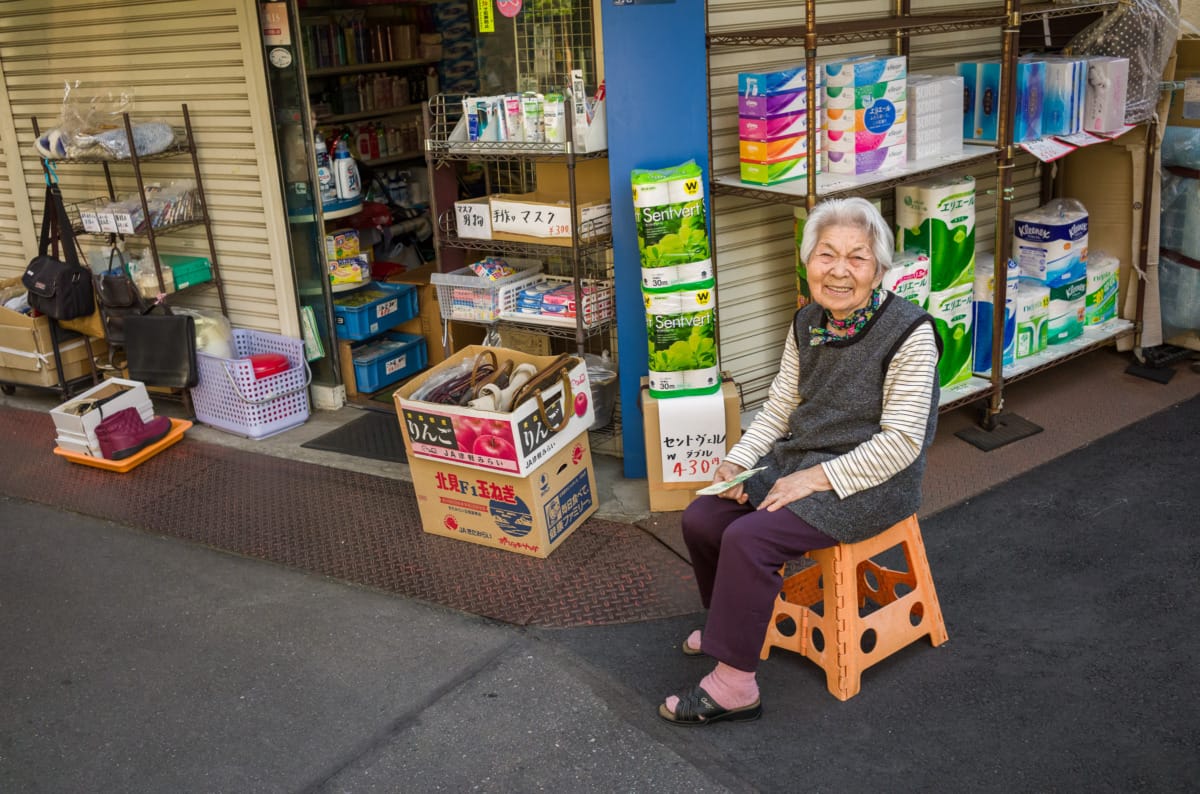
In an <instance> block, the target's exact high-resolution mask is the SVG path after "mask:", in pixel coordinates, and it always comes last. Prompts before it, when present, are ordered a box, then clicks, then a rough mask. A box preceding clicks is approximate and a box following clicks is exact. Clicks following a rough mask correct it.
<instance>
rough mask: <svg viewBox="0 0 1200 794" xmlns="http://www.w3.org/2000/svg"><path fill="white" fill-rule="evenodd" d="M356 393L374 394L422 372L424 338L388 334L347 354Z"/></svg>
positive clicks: (424, 356) (426, 357)
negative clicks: (351, 361)
mask: <svg viewBox="0 0 1200 794" xmlns="http://www.w3.org/2000/svg"><path fill="white" fill-rule="evenodd" d="M350 357H351V358H352V359H353V360H354V382H355V385H356V386H357V387H358V390H359V391H360V392H364V393H370V392H376V391H379V390H380V389H382V388H384V387H385V386H391V385H392V384H393V383H395V382H396V381H399V380H402V379H403V378H406V377H408V376H409V375H412V374H414V373H417V372H420V371H421V370H423V369H424V368H425V364H426V362H427V361H428V360H429V359H428V354H427V352H426V350H425V337H423V336H418V335H417V334H402V333H390V334H384V335H383V336H381V337H379V338H378V339H373V340H371V341H370V342H368V343H367V344H365V345H362V346H361V347H357V348H354V349H353V350H351V351H350Z"/></svg>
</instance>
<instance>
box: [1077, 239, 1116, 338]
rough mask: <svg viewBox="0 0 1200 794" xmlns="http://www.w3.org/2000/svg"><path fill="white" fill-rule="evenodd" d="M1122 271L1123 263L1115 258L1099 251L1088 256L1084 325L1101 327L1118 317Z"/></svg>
mask: <svg viewBox="0 0 1200 794" xmlns="http://www.w3.org/2000/svg"><path fill="white" fill-rule="evenodd" d="M1120 269H1121V262H1120V261H1119V260H1118V259H1117V258H1116V257H1115V256H1110V255H1109V254H1104V253H1100V252H1098V251H1093V252H1092V253H1091V255H1090V256H1088V261H1087V299H1086V300H1087V308H1086V309H1085V310H1084V316H1083V324H1084V325H1099V324H1100V323H1104V322H1108V321H1109V320H1111V319H1113V318H1114V317H1116V316H1117V293H1118V286H1119V285H1118V282H1117V278H1118V273H1119V272H1120Z"/></svg>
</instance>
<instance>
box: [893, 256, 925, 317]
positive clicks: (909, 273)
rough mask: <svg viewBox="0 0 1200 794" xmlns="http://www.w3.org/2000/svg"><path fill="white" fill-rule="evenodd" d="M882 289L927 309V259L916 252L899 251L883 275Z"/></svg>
mask: <svg viewBox="0 0 1200 794" xmlns="http://www.w3.org/2000/svg"><path fill="white" fill-rule="evenodd" d="M882 286H883V288H884V289H886V290H889V291H891V292H894V293H896V295H898V296H899V297H901V298H904V299H905V300H906V301H909V302H911V303H915V304H916V305H917V306H920V307H921V308H922V309H928V308H929V257H928V256H926V255H925V254H922V253H920V252H917V251H901V252H899V253H897V254H896V255H895V256H894V257H892V266H891V267H890V268H888V269H887V271H885V272H884V274H883V284H882Z"/></svg>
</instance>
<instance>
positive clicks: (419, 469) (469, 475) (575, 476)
mask: <svg viewBox="0 0 1200 794" xmlns="http://www.w3.org/2000/svg"><path fill="white" fill-rule="evenodd" d="M409 468H410V469H411V471H412V482H413V489H414V490H415V491H416V494H417V507H418V508H419V509H420V511H421V527H422V529H424V530H425V531H426V532H428V533H429V534H431V535H441V536H443V537H447V538H454V539H455V540H465V541H467V542H469V543H477V544H479V545H481V546H489V547H491V548H494V549H504V550H505V551H515V552H517V553H518V554H526V555H528V556H531V557H538V558H543V559H544V558H545V557H547V556H549V555H550V552H552V551H554V550H555V549H556V548H558V547H559V546H561V545H562V543H563V541H564V540H565V539H566V538H567V536H568V535H570V534H571V533H572V532H574V531H575V530H576V529H577V528H578V527H579V526H580V525H581V524H583V522H584V521H586V520H587V518H588V517H589V516H591V515H592V514H593V513H595V512H596V475H595V471H594V470H593V468H592V453H591V448H590V447H589V446H588V436H587V433H584V434H582V435H580V436H578V437H577V438H575V439H574V440H573V441H572V442H571V443H569V444H567V445H566V446H565V447H563V448H562V449H560V450H559V451H558V452H557V453H555V454H554V455H553V456H551V457H550V458H548V459H546V460H545V461H544V462H543V463H542V464H541V465H540V466H538V467H537V468H536V469H534V470H533V471H531V472H530V473H529V475H528V476H526V477H517V476H515V475H510V474H500V473H498V472H485V471H479V470H478V469H469V468H467V467H465V466H459V465H456V464H454V463H450V462H448V461H432V460H423V459H421V458H412V457H410V458H409Z"/></svg>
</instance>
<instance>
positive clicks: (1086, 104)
mask: <svg viewBox="0 0 1200 794" xmlns="http://www.w3.org/2000/svg"><path fill="white" fill-rule="evenodd" d="M1128 87H1129V59H1128V58H1112V57H1096V58H1088V60H1087V88H1086V89H1085V90H1084V96H1083V128H1084V129H1085V130H1087V131H1088V132H1116V131H1117V130H1119V129H1120V128H1121V127H1122V126H1124V124H1125V99H1126V96H1127V92H1128Z"/></svg>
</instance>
